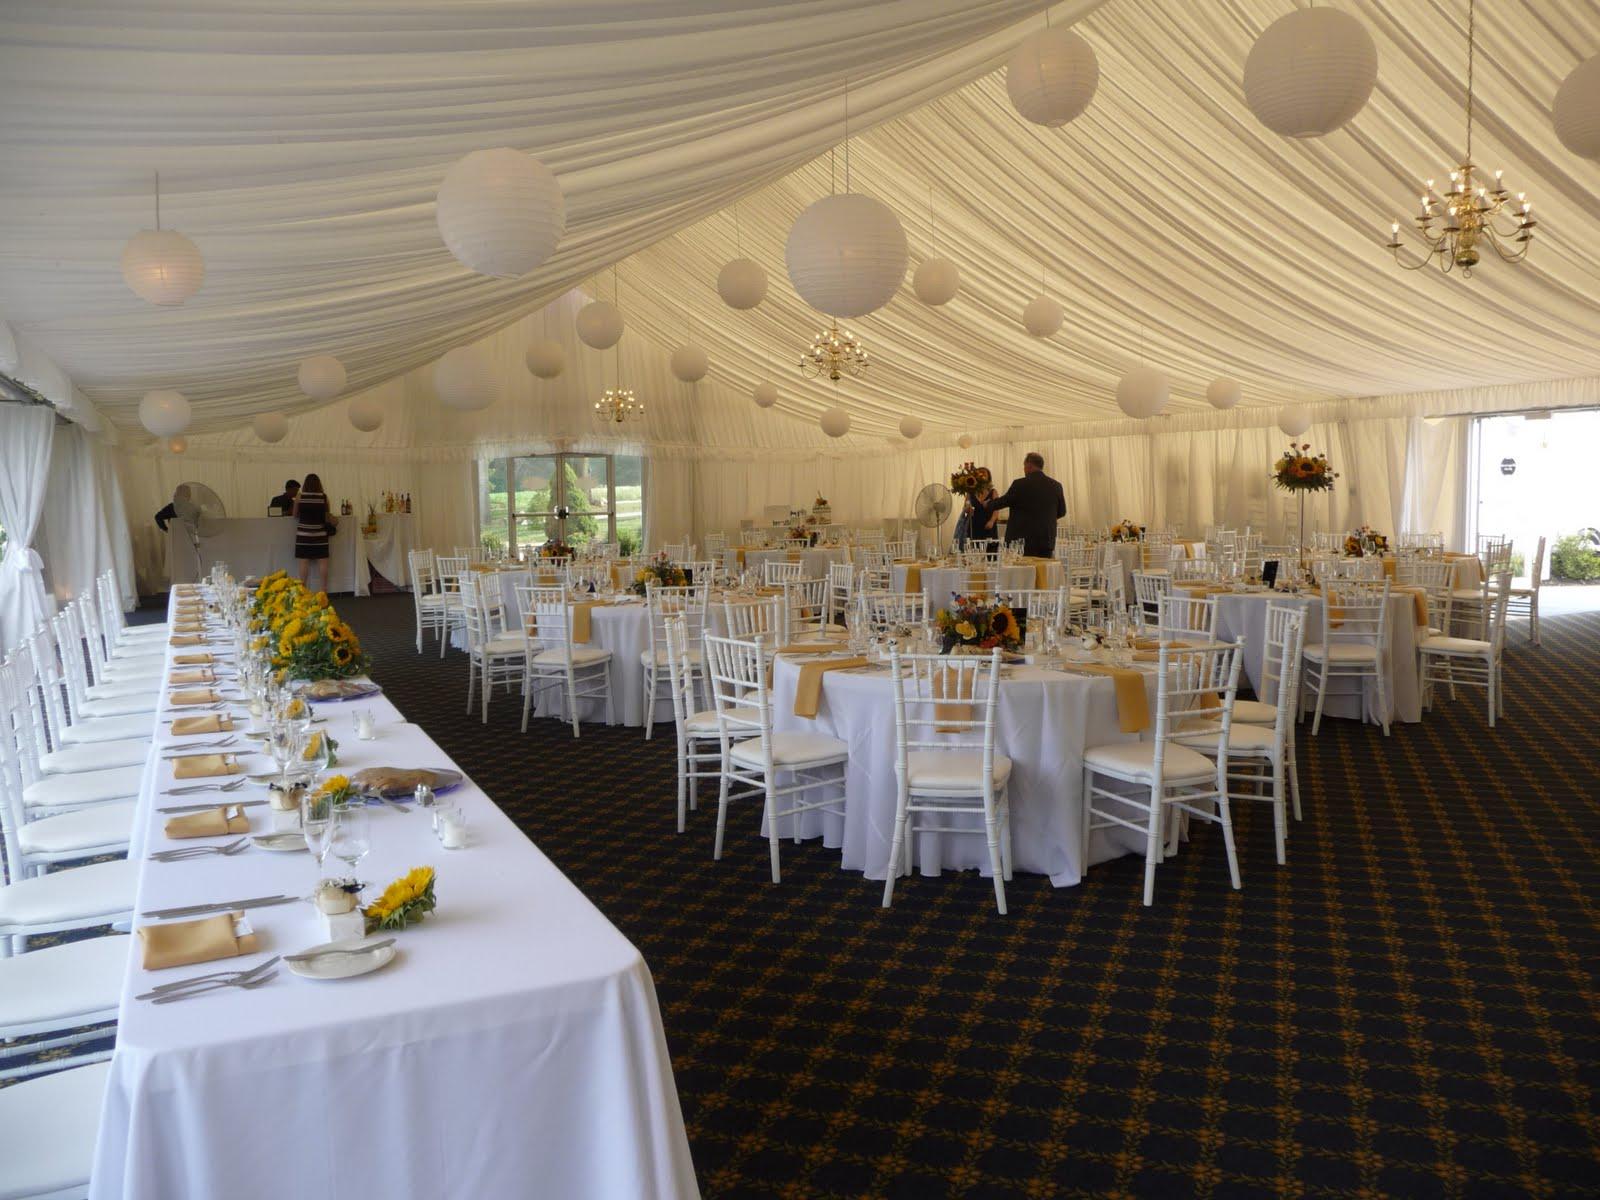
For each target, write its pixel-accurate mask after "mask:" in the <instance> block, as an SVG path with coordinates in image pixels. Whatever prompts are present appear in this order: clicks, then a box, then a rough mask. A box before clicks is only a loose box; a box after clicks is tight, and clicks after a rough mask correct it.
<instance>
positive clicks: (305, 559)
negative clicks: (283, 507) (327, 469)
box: [294, 471, 338, 592]
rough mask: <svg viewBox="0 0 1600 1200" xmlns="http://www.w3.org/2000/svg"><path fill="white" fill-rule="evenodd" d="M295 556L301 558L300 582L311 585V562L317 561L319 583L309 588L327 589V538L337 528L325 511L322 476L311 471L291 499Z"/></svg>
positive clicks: (326, 502) (331, 515) (326, 503)
mask: <svg viewBox="0 0 1600 1200" xmlns="http://www.w3.org/2000/svg"><path fill="white" fill-rule="evenodd" d="M294 516H295V521H296V525H295V530H294V556H295V558H297V559H298V560H299V561H300V582H301V583H303V584H305V585H306V586H307V587H311V579H310V575H311V565H312V564H313V563H315V564H316V565H317V574H318V583H317V586H316V587H312V588H311V590H312V591H317V592H325V591H327V590H328V538H329V537H330V536H331V535H332V534H333V531H334V530H335V529H337V528H338V525H337V524H336V522H335V518H334V516H333V514H332V513H331V512H329V511H328V497H327V493H325V492H324V491H323V490H322V479H321V478H320V477H319V476H318V475H317V474H316V472H314V471H313V472H311V473H310V474H308V475H307V476H306V481H305V483H304V484H302V485H301V487H300V494H299V495H298V496H296V497H295V499H294Z"/></svg>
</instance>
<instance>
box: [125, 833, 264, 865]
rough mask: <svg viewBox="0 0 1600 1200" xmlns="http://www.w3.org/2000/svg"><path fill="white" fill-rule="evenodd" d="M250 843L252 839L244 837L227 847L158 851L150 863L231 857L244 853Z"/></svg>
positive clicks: (193, 847) (190, 847)
mask: <svg viewBox="0 0 1600 1200" xmlns="http://www.w3.org/2000/svg"><path fill="white" fill-rule="evenodd" d="M249 841H250V839H249V838H248V837H242V838H240V839H239V840H238V841H235V842H229V843H228V844H227V845H225V846H179V847H177V848H176V849H173V850H157V851H156V852H155V853H154V854H152V855H151V856H150V861H151V862H182V861H183V860H184V859H188V858H204V857H206V856H207V855H208V854H220V855H222V856H224V857H231V856H232V855H235V854H238V853H239V852H240V851H242V850H243V849H244V848H245V846H246V845H247V844H248V843H249Z"/></svg>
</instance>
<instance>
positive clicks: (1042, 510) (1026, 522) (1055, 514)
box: [984, 450, 1067, 558]
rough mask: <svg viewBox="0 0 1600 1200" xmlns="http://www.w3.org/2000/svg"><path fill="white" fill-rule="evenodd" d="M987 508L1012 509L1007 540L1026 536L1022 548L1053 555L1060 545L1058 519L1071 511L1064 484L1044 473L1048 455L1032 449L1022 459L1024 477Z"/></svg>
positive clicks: (1008, 520)
mask: <svg viewBox="0 0 1600 1200" xmlns="http://www.w3.org/2000/svg"><path fill="white" fill-rule="evenodd" d="M984 508H985V510H986V511H987V512H990V513H993V512H997V511H998V510H1000V509H1002V508H1007V509H1010V510H1011V516H1010V517H1009V518H1007V520H1006V541H1008V542H1014V541H1017V540H1018V539H1019V538H1020V539H1021V540H1022V543H1023V547H1022V552H1023V553H1024V554H1027V555H1032V556H1035V557H1038V558H1049V557H1050V556H1051V555H1052V554H1054V553H1055V549H1056V522H1057V521H1059V520H1060V519H1061V518H1062V517H1064V516H1066V515H1067V497H1066V495H1065V493H1063V492H1062V490H1061V484H1060V483H1058V482H1057V481H1056V480H1054V479H1051V478H1050V476H1048V475H1046V474H1045V473H1044V455H1042V454H1040V453H1039V452H1038V451H1037V450H1034V451H1030V452H1029V453H1028V456H1027V457H1026V458H1024V459H1023V460H1022V478H1021V479H1014V480H1012V481H1011V486H1010V487H1009V488H1007V489H1006V494H1005V495H1003V496H1001V497H1000V498H999V499H997V500H991V501H990V502H989V503H988V504H986V505H985V506H984Z"/></svg>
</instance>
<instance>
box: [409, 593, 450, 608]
mask: <svg viewBox="0 0 1600 1200" xmlns="http://www.w3.org/2000/svg"><path fill="white" fill-rule="evenodd" d="M414 598H415V600H416V602H417V607H418V608H443V607H444V597H443V596H441V595H440V594H439V593H438V592H423V593H422V594H420V595H417V596H415V597H414Z"/></svg>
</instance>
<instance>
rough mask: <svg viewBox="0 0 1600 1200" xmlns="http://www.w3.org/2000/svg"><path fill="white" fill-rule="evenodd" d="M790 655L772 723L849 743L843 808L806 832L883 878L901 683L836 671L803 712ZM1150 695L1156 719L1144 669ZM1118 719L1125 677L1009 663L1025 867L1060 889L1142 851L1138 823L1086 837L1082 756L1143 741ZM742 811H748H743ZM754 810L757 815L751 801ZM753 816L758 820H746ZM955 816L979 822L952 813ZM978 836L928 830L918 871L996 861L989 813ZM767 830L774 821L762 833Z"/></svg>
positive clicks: (1009, 727) (1007, 731) (1000, 719)
mask: <svg viewBox="0 0 1600 1200" xmlns="http://www.w3.org/2000/svg"><path fill="white" fill-rule="evenodd" d="M803 661H804V660H795V659H790V658H784V657H780V658H778V659H777V660H776V665H775V666H774V669H773V686H772V702H773V727H774V728H775V729H778V730H795V731H799V732H806V733H824V734H828V735H830V736H832V737H836V738H839V739H840V740H842V741H844V742H845V743H846V744H847V745H848V746H849V747H850V763H849V766H848V767H847V769H846V774H845V805H844V813H843V815H842V816H840V815H839V814H835V813H826V812H820V811H813V812H809V813H803V814H801V815H800V817H799V818H798V820H799V821H800V836H801V837H806V838H815V837H821V838H822V839H823V844H824V845H827V846H830V847H838V848H840V849H841V851H842V855H841V858H842V862H841V865H842V866H843V867H844V868H845V869H847V870H851V871H861V872H864V873H865V874H866V876H867V878H869V879H883V878H884V876H885V871H886V868H887V864H888V859H889V847H890V844H891V842H892V840H893V837H894V814H895V796H896V784H895V774H894V759H895V740H894V739H895V734H894V701H893V684H892V681H891V680H890V678H889V672H888V668H887V667H886V666H885V667H879V668H874V669H872V670H871V671H870V672H866V673H863V672H850V671H829V672H827V673H826V674H824V675H823V676H822V700H821V703H820V704H819V705H818V706H817V715H816V717H815V718H811V719H808V718H806V717H798V716H796V715H795V713H794V697H795V686H796V683H797V682H798V680H799V676H800V663H801V662H803ZM1144 673H1145V693H1146V696H1147V698H1148V700H1149V704H1150V712H1151V715H1152V717H1153V716H1154V713H1155V707H1156V675H1155V670H1154V668H1152V667H1146V668H1145V669H1144ZM1138 740H1139V735H1138V734H1126V733H1123V732H1121V730H1120V729H1119V728H1118V718H1117V702H1116V693H1115V686H1114V684H1113V682H1112V680H1111V679H1110V677H1108V676H1090V675H1072V674H1067V673H1065V672H1062V671H1053V670H1046V669H1043V668H1039V667H1031V666H1018V667H1008V668H1007V669H1006V676H1005V677H1004V678H1003V679H1002V680H1001V683H1000V699H999V704H998V705H997V710H996V714H995V752H996V753H997V754H1005V755H1007V756H1008V757H1009V758H1010V759H1011V760H1012V768H1011V785H1010V794H1011V851H1012V861H1013V867H1014V869H1015V870H1017V871H1027V872H1032V873H1035V874H1041V875H1048V876H1049V877H1050V882H1051V883H1053V884H1055V885H1056V886H1057V887H1070V886H1072V885H1075V884H1077V883H1078V882H1079V881H1080V880H1081V879H1082V878H1083V872H1084V869H1085V867H1086V865H1089V864H1093V863H1098V862H1105V861H1106V860H1108V859H1112V858H1117V857H1120V856H1121V855H1123V854H1128V853H1138V854H1142V853H1143V852H1144V843H1143V839H1142V838H1141V837H1140V835H1139V834H1137V833H1134V832H1133V831H1131V830H1124V829H1109V830H1096V831H1095V832H1094V834H1093V835H1092V841H1091V844H1090V846H1089V852H1088V855H1087V857H1086V856H1085V854H1084V846H1083V753H1084V750H1085V749H1086V748H1087V747H1090V746H1097V745H1102V744H1105V743H1108V742H1123V741H1138ZM734 812H735V816H734V817H733V818H730V819H738V817H737V813H738V809H737V808H736V809H735V810H734ZM745 812H746V813H748V812H749V808H748V806H747V807H746V808H745ZM746 819H748V818H746ZM795 820H796V818H794V817H788V818H784V820H783V822H782V826H781V828H780V833H781V834H782V836H784V837H786V838H789V837H793V836H794V821H795ZM942 820H944V821H945V822H949V823H954V822H956V821H969V819H968V818H965V817H950V816H948V815H942ZM969 823H970V824H971V825H972V827H973V830H974V832H973V834H972V835H970V836H969V835H967V834H946V833H920V834H918V835H916V837H915V838H914V839H913V840H914V845H913V847H912V851H913V856H914V861H915V863H916V866H917V868H918V869H919V870H920V871H921V872H922V874H924V875H937V874H938V873H939V871H940V870H941V869H943V868H954V869H958V870H959V869H965V868H975V869H977V870H979V871H982V872H984V873H987V872H988V869H989V856H988V848H987V844H986V843H985V841H984V838H983V823H982V819H981V818H978V819H972V820H970V821H969ZM762 833H763V835H764V834H765V829H763V830H762Z"/></svg>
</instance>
